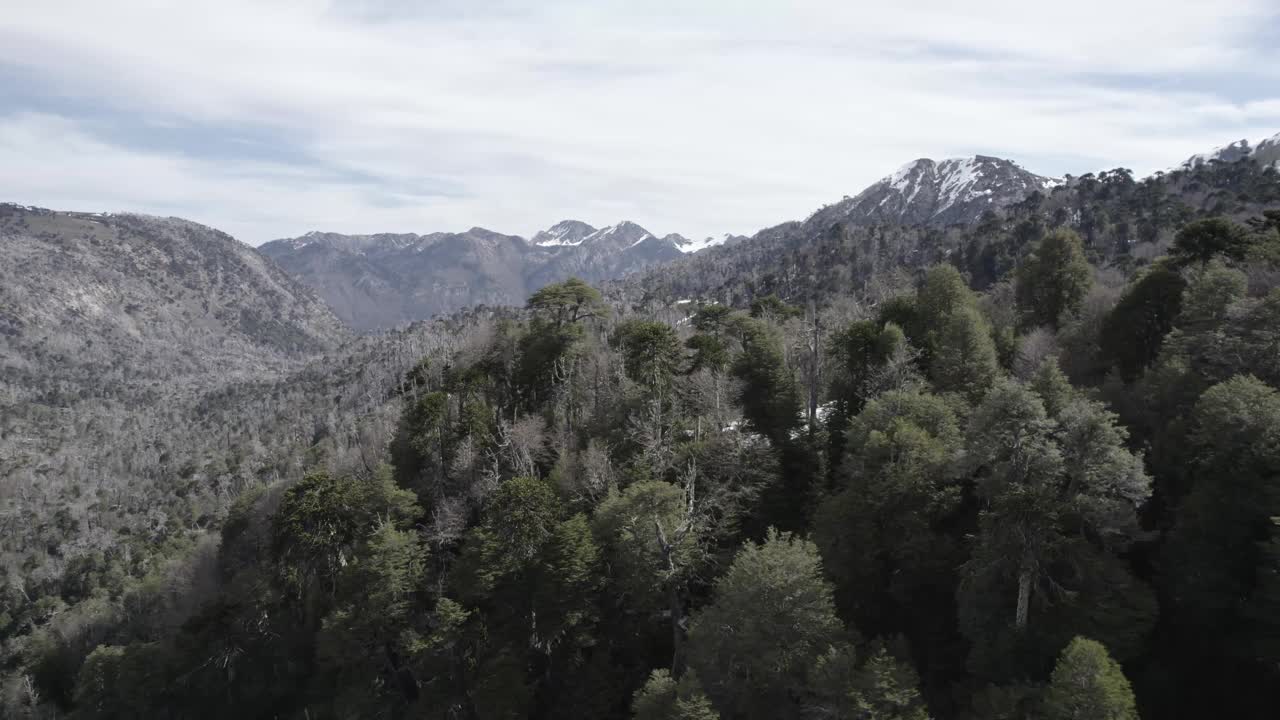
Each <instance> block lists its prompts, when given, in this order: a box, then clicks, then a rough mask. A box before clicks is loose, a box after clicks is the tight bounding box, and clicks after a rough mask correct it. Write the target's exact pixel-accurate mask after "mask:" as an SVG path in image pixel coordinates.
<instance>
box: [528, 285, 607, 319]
mask: <svg viewBox="0 0 1280 720" xmlns="http://www.w3.org/2000/svg"><path fill="white" fill-rule="evenodd" d="M528 307H529V309H531V310H534V311H537V312H539V313H542V314H545V315H549V316H550V317H551V318H552V319H553V320H554V322H555V325H556V327H557V328H558V327H560V326H561V325H564V324H565V323H569V324H574V323H577V322H578V321H580V320H583V319H586V318H589V317H601V316H602V315H603V314H604V312H605V310H604V301H603V299H602V298H601V297H600V291H599V290H596V289H595V288H593V287H591V286H590V285H588V284H586V283H585V282H583V281H581V280H579V279H578V278H569V279H568V280H565V281H564V282H559V283H552V284H550V285H547V286H546V287H544V288H542V289H541V290H538V291H537V292H535V293H534V294H533V295H531V296H530V297H529V303H528Z"/></svg>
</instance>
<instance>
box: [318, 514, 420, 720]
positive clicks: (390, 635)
mask: <svg viewBox="0 0 1280 720" xmlns="http://www.w3.org/2000/svg"><path fill="white" fill-rule="evenodd" d="M425 561H426V552H425V549H424V548H423V546H422V544H421V542H420V541H419V540H418V538H417V535H416V533H414V532H413V531H411V530H403V529H397V528H396V527H395V526H394V525H393V524H391V523H383V524H382V525H381V526H380V527H378V529H376V530H375V531H374V532H373V533H372V535H371V536H370V537H369V539H368V541H367V542H366V543H365V544H364V546H363V547H362V548H360V551H359V552H358V553H357V557H356V558H355V561H354V562H353V563H351V564H349V565H347V566H346V567H345V568H343V573H342V575H343V576H342V578H341V579H340V581H339V584H340V595H341V597H342V601H340V602H339V604H338V606H337V607H335V608H334V610H333V611H331V612H330V613H329V614H328V615H327V616H326V617H325V619H324V624H323V627H322V629H321V631H320V633H319V635H318V639H317V644H318V646H319V647H318V655H319V661H320V668H319V669H318V672H317V680H318V681H319V682H317V685H318V686H319V687H320V688H321V692H323V693H325V694H328V693H332V695H333V696H334V703H335V707H336V708H338V709H339V711H340V714H342V715H360V716H371V715H376V714H377V713H378V712H379V710H380V709H381V708H385V707H400V708H404V707H406V706H408V705H409V704H411V703H413V702H414V701H415V700H417V698H418V693H419V681H418V678H417V677H415V675H414V673H413V670H412V667H411V663H412V660H413V657H414V656H415V655H416V654H417V653H418V652H420V651H421V646H422V645H423V638H422V636H421V634H420V632H419V628H417V627H415V624H414V622H413V618H412V616H411V611H412V610H413V608H414V598H415V596H418V595H420V594H422V593H424V592H425V591H426V587H425V584H426V572H425Z"/></svg>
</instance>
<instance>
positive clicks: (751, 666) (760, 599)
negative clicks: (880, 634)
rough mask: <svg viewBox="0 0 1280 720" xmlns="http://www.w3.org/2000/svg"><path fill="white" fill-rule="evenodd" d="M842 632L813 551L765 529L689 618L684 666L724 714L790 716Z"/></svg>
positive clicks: (805, 544) (798, 710)
mask: <svg viewBox="0 0 1280 720" xmlns="http://www.w3.org/2000/svg"><path fill="white" fill-rule="evenodd" d="M844 635H845V632H844V628H843V627H842V626H841V624H840V621H839V619H837V617H836V613H835V606H834V604H833V602H832V597H831V587H830V585H828V584H827V582H826V581H825V580H824V579H823V577H822V566H821V561H820V560H819V558H818V550H817V548H816V547H815V546H814V545H813V543H810V542H808V541H805V540H801V539H799V538H796V537H794V536H792V535H791V534H790V533H778V532H776V531H770V532H769V533H768V536H767V538H766V539H765V541H764V543H763V544H760V545H757V544H755V543H751V542H748V543H746V544H745V545H744V546H743V547H742V549H741V550H740V551H739V552H738V554H737V556H736V557H734V560H733V564H732V565H730V567H729V570H728V572H726V573H725V575H724V576H723V577H721V578H720V579H719V580H718V581H717V582H716V585H715V600H714V601H713V602H712V603H711V605H709V606H707V607H706V608H705V609H703V610H702V612H700V613H699V614H698V615H697V616H696V617H695V618H694V620H693V622H692V625H691V627H690V630H689V664H690V667H692V668H693V669H694V670H696V671H697V673H698V677H699V678H701V679H702V681H703V686H704V687H705V688H706V690H707V694H708V695H709V696H710V697H711V699H712V701H713V702H714V703H715V705H716V707H717V708H719V709H720V710H721V712H722V713H724V714H726V715H729V716H732V717H738V718H745V719H746V720H755V719H756V718H779V719H786V718H798V717H800V714H801V706H800V703H799V702H798V701H797V699H798V698H799V697H800V696H801V693H802V691H803V689H804V687H805V685H806V682H807V679H808V676H809V674H810V672H811V671H812V669H813V667H814V666H815V664H816V663H817V662H818V659H819V658H820V657H821V656H822V654H823V653H824V652H826V650H827V648H828V647H830V646H831V645H832V644H836V643H839V642H840V641H841V640H842V639H843V637H844Z"/></svg>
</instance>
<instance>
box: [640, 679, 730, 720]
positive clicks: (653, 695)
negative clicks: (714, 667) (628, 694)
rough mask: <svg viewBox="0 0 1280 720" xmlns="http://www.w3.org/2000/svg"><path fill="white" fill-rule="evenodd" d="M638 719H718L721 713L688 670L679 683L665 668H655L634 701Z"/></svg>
mask: <svg viewBox="0 0 1280 720" xmlns="http://www.w3.org/2000/svg"><path fill="white" fill-rule="evenodd" d="M631 712H632V717H634V718H635V720H718V719H719V717H720V714H719V713H717V712H716V711H715V709H714V708H713V707H711V701H710V700H708V699H707V696H706V694H705V693H703V692H702V686H701V684H700V683H699V682H698V677H697V675H696V674H695V673H693V672H686V673H685V674H684V675H683V676H682V677H681V678H680V681H679V682H677V681H676V680H675V679H673V678H672V677H671V673H670V672H668V671H666V670H654V671H653V672H652V673H650V675H649V680H648V681H647V682H645V684H644V687H642V688H640V689H639V690H637V691H636V695H635V698H634V700H632V703H631Z"/></svg>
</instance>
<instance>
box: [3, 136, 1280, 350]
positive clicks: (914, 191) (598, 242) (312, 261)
mask: <svg viewBox="0 0 1280 720" xmlns="http://www.w3.org/2000/svg"><path fill="white" fill-rule="evenodd" d="M1244 159H1249V160H1253V161H1256V162H1258V163H1260V164H1263V165H1280V135H1276V136H1275V137H1272V138H1270V139H1267V140H1264V141H1262V142H1260V143H1258V144H1257V145H1252V144H1250V143H1249V142H1248V141H1245V140H1241V141H1238V142H1235V143H1231V144H1229V145H1225V146H1223V147H1219V148H1215V149H1213V150H1211V151H1209V152H1206V153H1201V154H1198V155H1195V156H1193V157H1191V158H1188V159H1187V160H1186V161H1185V162H1183V163H1182V164H1180V165H1178V166H1175V167H1174V168H1171V169H1170V172H1174V171H1178V170H1187V169H1193V168H1195V167H1198V166H1200V165H1204V164H1206V163H1212V162H1234V161H1238V160H1244ZM1063 182H1064V181H1063V180H1059V179H1056V178H1051V177H1046V176H1042V175H1037V174H1035V173H1032V172H1030V171H1028V170H1026V169H1024V168H1022V167H1021V166H1019V165H1018V164H1017V163H1015V162H1013V161H1011V160H1006V159H1002V158H998V157H991V156H985V155H977V156H973V157H967V158H953V159H947V160H941V161H937V160H931V159H927V158H921V159H918V160H913V161H912V162H910V163H907V164H906V165H904V166H902V167H901V168H899V169H898V170H897V171H895V172H893V173H891V174H890V175H887V176H885V177H884V178H882V179H881V180H879V181H877V182H875V183H873V184H872V185H870V186H869V187H867V188H865V189H864V190H862V191H861V192H859V193H857V194H856V195H853V196H845V197H844V198H843V199H841V200H840V201H839V202H836V203H833V204H831V205H827V206H824V207H822V208H820V209H819V210H817V211H816V212H814V213H812V214H811V215H810V216H809V217H808V218H806V219H805V220H803V221H800V222H798V223H796V222H792V223H784V224H783V225H778V226H775V227H772V228H766V229H764V230H761V231H760V232H759V233H756V235H754V236H753V238H754V239H761V238H765V239H767V238H769V237H775V236H779V235H781V234H785V235H787V236H789V237H795V236H805V237H813V236H816V235H817V234H820V233H823V232H827V231H828V230H829V229H830V228H832V227H834V226H837V225H846V226H853V227H867V226H873V225H892V226H903V227H936V228H948V227H956V226H969V225H973V224H975V223H977V222H978V221H979V220H981V219H982V217H983V216H984V214H986V213H987V212H988V211H991V210H1001V209H1003V208H1006V207H1009V206H1010V205H1013V204H1016V203H1019V202H1021V201H1023V200H1024V199H1026V198H1028V197H1029V196H1031V195H1032V194H1034V193H1044V194H1050V193H1052V192H1053V190H1054V189H1055V188H1057V187H1059V186H1061V185H1062V184H1063ZM5 207H6V208H7V209H6V210H5V211H4V212H5V213H7V217H8V221H9V223H10V227H11V228H12V227H13V223H15V222H19V221H21V222H25V223H35V224H38V225H50V226H53V227H56V228H62V229H65V228H71V227H72V225H75V226H76V227H81V226H83V225H84V224H85V223H88V224H93V223H99V224H102V225H103V229H102V230H101V231H100V232H99V233H98V235H103V234H105V232H106V229H107V228H114V230H113V233H114V234H113V237H125V235H121V234H120V232H121V231H124V230H127V231H128V232H132V233H135V234H136V233H141V234H142V235H145V236H146V237H183V238H194V237H203V236H204V235H205V234H208V235H209V236H210V237H213V236H214V235H216V236H217V237H218V238H220V240H219V243H221V245H222V246H225V248H234V254H236V255H237V256H238V257H239V258H240V262H242V263H249V264H251V263H252V262H255V260H254V258H256V257H257V256H255V255H254V253H253V251H252V250H251V249H249V248H247V247H244V246H242V245H240V244H239V243H236V242H234V241H233V240H231V238H229V237H227V236H225V235H222V234H221V233H216V231H213V230H209V229H208V228H203V229H199V230H196V229H193V228H201V227H202V226H197V225H195V224H194V223H185V224H184V221H178V220H173V219H168V220H162V219H154V218H153V219H145V218H143V216H136V215H115V216H106V217H98V216H89V215H87V214H83V213H50V212H49V211H40V212H36V211H31V210H23V209H20V206H12V205H10V206H5ZM42 213H44V214H42ZM78 232H79V231H78V230H77V231H75V232H72V237H79V236H78V235H77V234H76V233H78ZM89 236H90V237H93V236H94V234H93V233H90V235H89ZM32 237H33V238H39V237H40V234H39V233H37V234H35V235H33V236H32ZM746 239H747V238H746V237H745V236H731V235H725V236H722V237H719V238H706V239H704V240H701V241H694V240H690V239H689V238H686V237H684V236H682V235H679V234H676V233H671V234H667V235H658V234H655V233H652V232H650V231H649V230H647V229H645V228H644V227H641V226H640V225H638V224H636V223H634V222H630V221H622V222H618V223H616V224H613V225H608V226H606V227H601V228H597V227H594V226H592V225H590V224H588V223H585V222H581V221H578V220H564V221H562V222H559V223H556V224H555V225H553V226H551V227H549V228H547V229H545V230H542V231H540V232H537V233H534V234H533V236H532V237H530V238H528V239H526V238H524V237H520V236H517V235H505V234H502V233H498V232H493V231H491V230H486V229H484V228H479V227H475V228H471V229H470V230H467V231H465V232H459V233H445V232H436V233H430V234H426V235H418V234H413V233H401V234H393V233H383V234H373V235H344V234H339V233H329V232H310V233H307V234H306V235H303V236H301V237H296V238H287V239H281V240H274V241H272V242H268V243H266V244H265V245H262V246H261V247H260V248H258V253H259V254H260V255H261V256H265V257H266V258H269V259H270V260H272V261H274V264H275V265H278V266H279V268H281V269H283V270H284V272H285V273H287V275H288V276H290V277H291V278H293V279H294V280H297V281H300V282H301V283H302V284H303V285H305V286H307V287H309V288H311V289H312V290H313V291H314V293H315V294H314V295H311V294H310V293H307V294H306V297H302V296H301V295H300V296H299V300H300V302H304V303H306V302H313V301H314V298H315V297H316V296H318V297H319V298H320V299H322V300H323V301H324V303H326V304H327V305H328V307H329V308H331V309H332V312H333V314H335V315H336V316H337V317H338V318H340V319H341V321H342V323H344V324H345V325H347V326H348V327H350V328H353V329H355V330H357V331H361V332H370V331H377V330H382V329H387V328H392V327H397V326H402V325H405V324H407V323H410V322H413V321H416V320H422V319H426V318H429V317H432V316H434V315H440V314H445V313H449V312H452V311H455V310H458V309H460V308H463V307H473V306H483V305H488V306H496V305H519V304H521V303H523V302H524V300H525V298H527V297H528V296H529V295H530V294H531V293H532V292H533V291H535V290H537V289H538V288H540V287H542V286H544V285H546V284H548V283H551V282H556V281H559V280H563V279H565V278H568V277H570V276H577V277H580V278H582V279H584V280H586V281H588V282H592V283H600V282H604V281H607V280H611V279H617V278H621V277H624V276H626V275H630V274H633V273H637V272H639V271H642V270H646V269H650V268H654V267H657V266H660V265H663V264H665V263H669V262H672V261H675V260H678V259H680V258H681V257H684V256H685V255H687V254H690V253H698V252H701V251H702V250H705V249H707V248H709V247H713V246H719V245H733V244H735V243H739V242H742V241H744V240H746ZM40 242H47V241H40ZM125 242H126V244H125V247H127V248H133V247H137V245H136V244H134V243H131V242H128V241H125ZM77 243H79V241H78V240H77ZM76 247H77V248H78V249H79V250H81V251H83V250H85V249H92V246H89V248H85V247H84V246H82V245H81V244H77V245H76ZM211 247H212V246H211ZM7 250H8V251H9V252H10V253H12V252H16V250H14V249H13V248H7ZM228 252H230V251H229V250H228ZM124 257H126V258H127V257H130V256H129V255H128V254H127V253H126V254H125V255H124ZM245 258H249V259H245ZM120 261H121V259H120V258H116V259H112V260H111V262H112V263H116V264H118V263H119V262H120ZM256 262H259V263H260V262H261V261H260V259H259V260H256ZM104 263H105V259H104ZM271 265H272V264H271V263H265V264H263V265H262V268H258V267H257V266H254V268H255V269H254V270H253V272H254V273H257V275H258V276H262V277H271V278H277V276H278V277H279V278H281V279H282V278H283V276H282V275H280V274H279V272H278V271H277V270H276V269H275V268H274V267H269V266H271ZM264 268H265V269H264ZM272 273H275V275H272ZM54 274H55V275H56V274H57V271H54ZM264 274H265V275H264ZM290 287H291V288H293V289H291V290H289V292H293V291H294V289H299V288H298V287H297V285H296V284H293V285H291V286H290ZM156 300H157V301H159V300H160V298H156ZM142 305H143V306H145V305H146V303H142ZM307 307H308V310H307V311H306V312H307V313H311V314H315V312H314V310H315V308H314V307H312V306H310V305H308V306H307ZM251 312H256V310H255V311H251ZM246 317H248V316H246ZM316 317H318V315H317V316H316ZM277 319H278V318H277ZM313 319H314V318H313ZM6 322H11V321H10V320H7V319H6V316H5V314H4V308H3V307H0V331H3V330H4V324H5V323H6ZM228 322H229V321H228ZM246 323H247V325H245V327H248V326H252V325H253V323H252V322H250V321H246ZM286 324H287V322H286ZM321 324H322V325H323V324H324V323H321ZM232 329H234V328H232ZM332 331H333V329H332V328H326V329H324V330H323V331H317V332H319V334H320V335H323V336H325V337H326V338H328V336H329V335H332ZM282 332H284V331H282ZM314 334H315V333H313V332H312V331H310V330H303V331H300V333H294V332H293V331H292V330H290V331H288V332H285V333H284V335H282V337H285V336H288V337H291V338H292V340H291V342H295V343H303V344H305V343H306V342H307V341H308V338H310V337H311V336H312V335H314ZM322 344H324V343H322Z"/></svg>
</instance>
